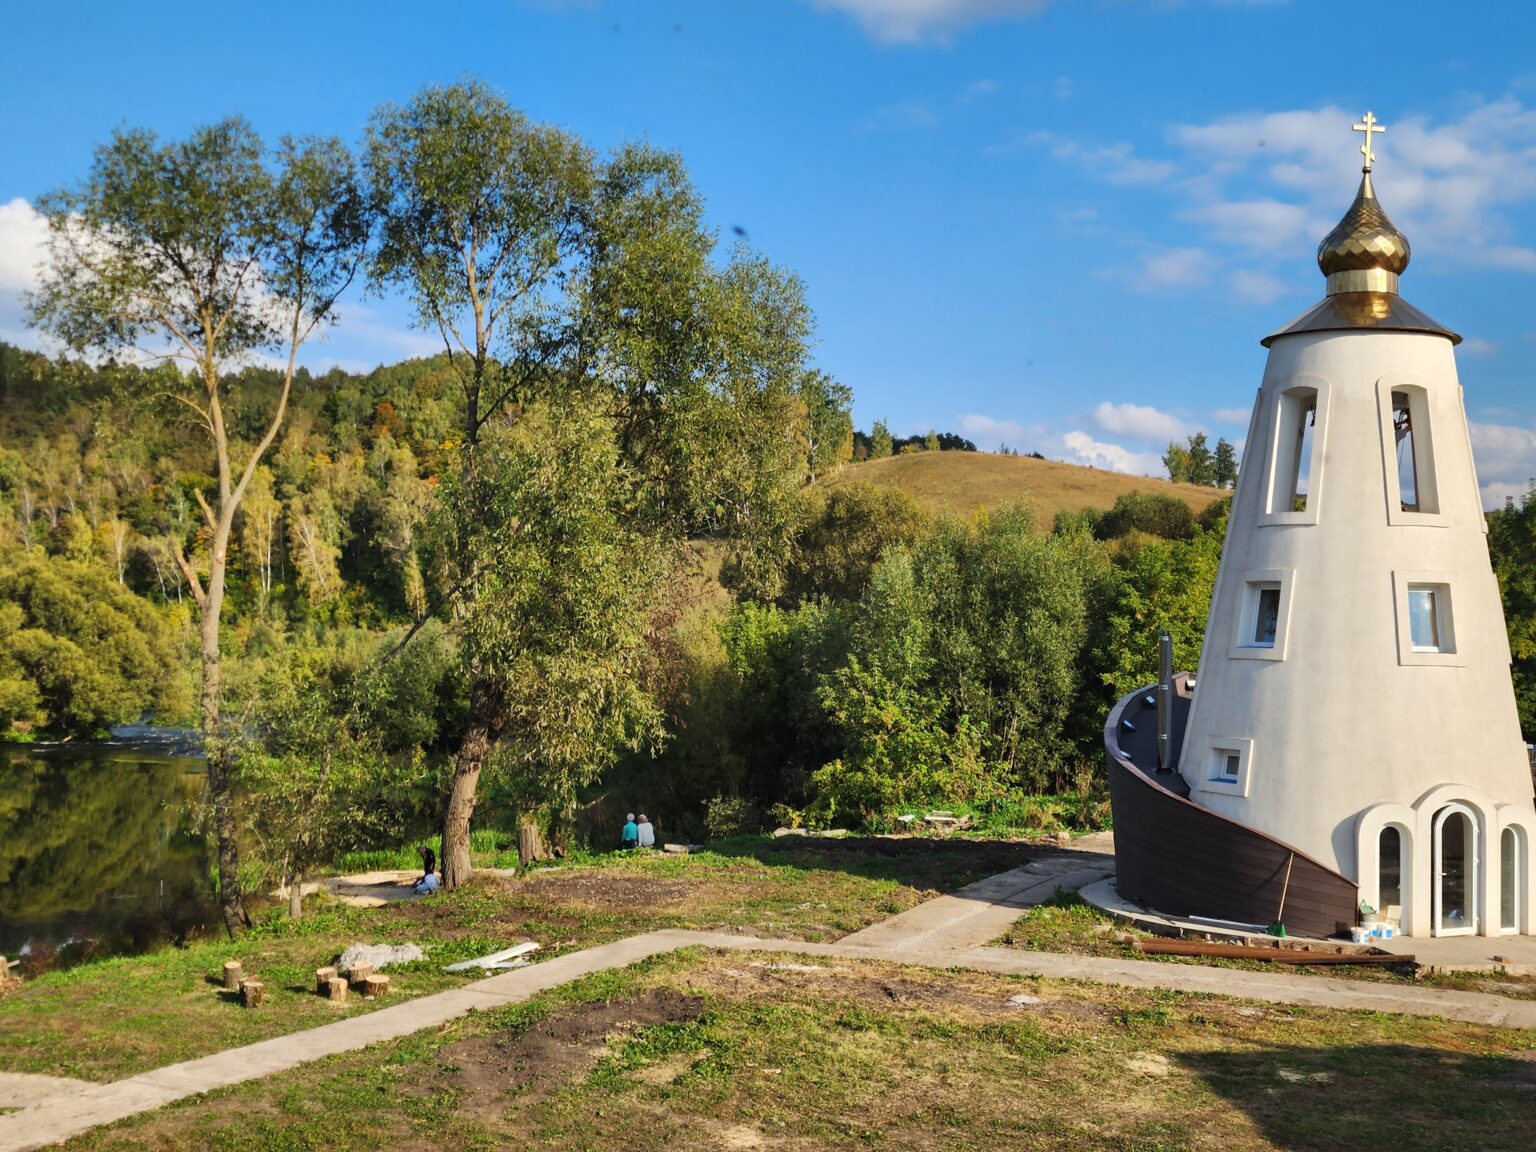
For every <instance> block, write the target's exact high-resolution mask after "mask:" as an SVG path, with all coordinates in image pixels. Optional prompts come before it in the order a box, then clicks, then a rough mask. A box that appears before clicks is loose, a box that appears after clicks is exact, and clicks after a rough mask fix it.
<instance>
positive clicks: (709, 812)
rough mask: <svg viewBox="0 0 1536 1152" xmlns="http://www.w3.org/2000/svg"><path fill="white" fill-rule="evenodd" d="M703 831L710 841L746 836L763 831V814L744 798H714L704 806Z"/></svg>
mask: <svg viewBox="0 0 1536 1152" xmlns="http://www.w3.org/2000/svg"><path fill="white" fill-rule="evenodd" d="M704 830H705V831H706V832H707V833H708V834H709V838H710V839H711V840H726V839H729V838H730V837H732V836H748V835H751V834H752V833H754V832H761V831H762V830H763V813H762V810H761V809H760V808H758V807H757V805H756V804H753V803H752V801H750V800H748V799H747V798H746V797H744V796H716V797H715V798H714V799H712V800H710V801H708V802H707V803H706V804H705V805H704Z"/></svg>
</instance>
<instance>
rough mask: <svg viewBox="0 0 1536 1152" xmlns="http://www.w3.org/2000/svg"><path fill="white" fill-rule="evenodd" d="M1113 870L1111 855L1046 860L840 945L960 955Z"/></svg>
mask: <svg viewBox="0 0 1536 1152" xmlns="http://www.w3.org/2000/svg"><path fill="white" fill-rule="evenodd" d="M1114 870H1115V862H1114V859H1113V858H1112V857H1102V856H1098V855H1096V854H1093V853H1087V852H1084V853H1081V854H1078V855H1073V856H1047V857H1045V858H1044V859H1041V860H1034V861H1031V862H1030V863H1028V864H1026V865H1024V867H1022V868H1015V869H1013V871H1011V872H1004V873H1002V874H1000V875H997V876H988V877H987V878H986V879H985V880H978V881H977V882H976V883H974V884H968V885H967V886H966V887H964V888H961V889H960V890H959V891H957V892H955V893H954V894H953V895H950V896H939V897H937V898H935V899H933V900H927V901H925V902H923V903H922V904H919V905H918V906H917V907H916V908H909V909H907V910H906V911H905V912H902V913H900V914H899V915H896V916H892V917H891V918H890V919H889V920H882V921H881V922H880V923H878V924H873V925H871V926H870V927H868V928H865V929H864V930H863V931H861V932H855V933H853V934H852V935H851V936H844V937H843V938H842V940H840V941H839V943H841V944H849V945H853V946H854V947H856V948H875V949H885V950H891V949H899V950H903V951H906V952H922V951H927V950H931V949H936V948H937V949H942V950H944V951H949V952H959V951H964V950H965V949H967V948H976V947H979V946H980V945H982V944H986V943H988V942H990V941H992V940H996V939H997V938H998V937H999V936H1001V935H1002V934H1003V933H1004V932H1006V931H1008V929H1009V928H1012V927H1013V925H1014V922H1015V921H1016V920H1018V918H1019V917H1020V916H1022V915H1024V913H1025V912H1028V911H1029V910H1030V909H1031V908H1033V907H1034V906H1035V905H1036V904H1043V903H1044V902H1045V901H1047V900H1049V899H1050V898H1051V897H1052V896H1054V895H1055V894H1056V890H1057V889H1058V888H1060V889H1062V890H1064V891H1067V892H1076V891H1077V890H1078V889H1079V888H1081V887H1082V886H1083V885H1085V884H1092V883H1094V882H1095V881H1098V880H1102V879H1104V877H1106V876H1108V875H1110V874H1111V873H1113V872H1114Z"/></svg>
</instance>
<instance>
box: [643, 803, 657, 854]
mask: <svg viewBox="0 0 1536 1152" xmlns="http://www.w3.org/2000/svg"><path fill="white" fill-rule="evenodd" d="M639 828H640V847H642V848H654V847H656V829H655V828H654V827H653V826H652V824H651V818H650V817H649V816H647V815H646V814H645V813H644V812H642V813H640V824H639Z"/></svg>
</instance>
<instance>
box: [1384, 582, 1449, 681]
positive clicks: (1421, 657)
mask: <svg viewBox="0 0 1536 1152" xmlns="http://www.w3.org/2000/svg"><path fill="white" fill-rule="evenodd" d="M1392 583H1393V595H1394V596H1395V597H1396V600H1397V662H1398V663H1399V664H1416V665H1439V666H1442V667H1453V668H1457V667H1461V666H1462V665H1463V663H1464V662H1463V659H1462V656H1461V653H1460V652H1459V651H1458V647H1459V646H1458V644H1457V642H1456V604H1455V602H1454V599H1453V597H1452V596H1451V584H1450V580H1449V574H1448V573H1442V572H1394V573H1393V574H1392Z"/></svg>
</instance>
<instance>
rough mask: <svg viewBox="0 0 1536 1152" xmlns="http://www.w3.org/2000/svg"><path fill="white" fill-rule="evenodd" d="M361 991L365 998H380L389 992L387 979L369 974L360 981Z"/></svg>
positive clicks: (386, 977)
mask: <svg viewBox="0 0 1536 1152" xmlns="http://www.w3.org/2000/svg"><path fill="white" fill-rule="evenodd" d="M361 991H362V993H363V995H364V996H367V997H374V996H382V995H384V993H386V992H388V991H389V977H388V976H374V975H371V974H370V975H368V976H364V977H363V979H362V981H361Z"/></svg>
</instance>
